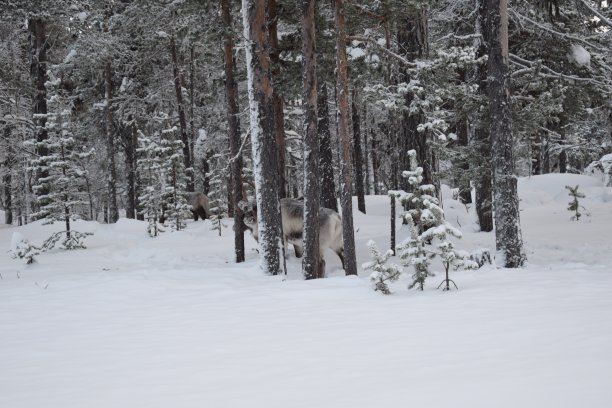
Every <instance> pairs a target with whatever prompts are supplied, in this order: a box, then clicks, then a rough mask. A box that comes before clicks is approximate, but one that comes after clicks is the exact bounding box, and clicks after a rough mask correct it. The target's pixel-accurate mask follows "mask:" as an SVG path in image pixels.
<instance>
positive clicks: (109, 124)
mask: <svg viewBox="0 0 612 408" xmlns="http://www.w3.org/2000/svg"><path fill="white" fill-rule="evenodd" d="M104 84H105V99H106V105H105V109H104V113H105V116H104V117H105V125H106V154H107V157H108V181H107V188H108V191H107V194H108V210H109V213H108V222H109V223H111V224H114V223H116V222H117V220H118V219H119V210H118V209H117V170H116V166H115V135H114V132H113V106H112V101H113V73H112V67H111V62H110V60H108V61H106V64H105V66H104Z"/></svg>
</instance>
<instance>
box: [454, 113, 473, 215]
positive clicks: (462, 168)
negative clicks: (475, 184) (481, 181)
mask: <svg viewBox="0 0 612 408" xmlns="http://www.w3.org/2000/svg"><path fill="white" fill-rule="evenodd" d="M457 142H458V143H459V145H460V146H464V147H465V148H467V146H468V143H469V122H468V118H467V117H466V116H463V113H461V117H460V118H459V121H458V122H457ZM457 167H458V170H459V172H460V173H461V174H459V177H458V178H459V180H458V186H459V200H460V201H461V202H462V203H463V204H470V203H471V202H472V188H471V187H470V179H469V178H467V177H466V176H465V173H466V172H467V171H468V170H469V169H470V165H469V163H468V161H467V159H465V158H463V159H461V161H460V162H459V163H457Z"/></svg>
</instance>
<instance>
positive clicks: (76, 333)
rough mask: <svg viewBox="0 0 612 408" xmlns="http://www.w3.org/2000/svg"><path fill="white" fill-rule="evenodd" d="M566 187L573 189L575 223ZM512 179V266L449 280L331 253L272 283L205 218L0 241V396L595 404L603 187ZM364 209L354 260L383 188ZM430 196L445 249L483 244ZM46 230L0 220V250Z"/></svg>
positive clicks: (372, 235)
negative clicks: (44, 249) (161, 230)
mask: <svg viewBox="0 0 612 408" xmlns="http://www.w3.org/2000/svg"><path fill="white" fill-rule="evenodd" d="M566 184H572V185H575V184H580V186H581V190H583V191H584V192H585V193H586V194H587V199H585V200H584V205H585V207H586V209H587V211H588V212H589V213H590V214H591V215H590V216H588V217H585V219H584V221H580V222H571V221H570V220H569V217H570V214H569V212H568V211H567V210H566V206H567V204H566V203H567V202H568V201H569V199H568V196H567V192H566V191H565V189H564V186H565V185H566ZM519 190H520V195H521V198H522V202H521V208H522V213H521V217H522V224H523V235H524V239H525V243H526V248H527V251H528V257H529V265H528V267H526V268H524V269H521V270H505V269H495V268H493V267H492V266H487V267H484V268H481V269H479V270H476V271H467V272H456V273H454V274H453V278H454V279H455V281H456V282H457V284H458V285H459V291H455V292H451V293H442V292H440V291H437V290H435V286H437V284H438V283H439V281H440V280H441V279H442V277H441V275H439V276H436V277H434V278H432V279H431V281H430V282H429V284H428V286H427V287H426V290H425V291H424V292H419V291H408V290H406V280H403V281H401V282H398V283H397V284H396V285H395V286H394V287H393V289H394V292H395V294H394V295H392V296H387V297H385V296H383V295H380V294H379V293H375V292H373V291H372V290H371V289H370V287H369V282H368V280H367V274H366V273H364V272H363V271H360V276H359V277H358V278H356V277H352V278H347V277H344V276H343V274H342V271H341V270H340V269H339V261H338V259H337V258H336V257H335V256H334V255H333V254H332V253H329V254H328V258H327V259H328V270H329V271H330V272H329V275H330V278H328V279H324V280H317V281H308V282H305V281H303V280H301V278H300V271H299V268H300V264H299V261H298V260H296V259H295V258H293V257H292V258H291V259H290V260H289V275H288V277H287V278H286V279H283V278H281V277H271V276H264V275H262V274H261V273H260V272H258V270H257V268H256V264H257V254H256V253H255V252H254V250H253V248H254V247H255V243H254V241H253V240H252V238H251V237H247V245H248V248H249V250H248V256H247V258H248V260H247V262H246V263H245V264H242V265H235V264H233V263H232V262H231V259H232V236H231V229H230V228H229V227H228V228H227V229H225V230H224V236H223V237H221V238H219V237H217V236H216V235H215V234H216V232H214V231H210V224H208V222H204V223H203V222H199V223H190V224H189V228H188V229H187V230H186V231H184V232H179V233H165V234H164V235H163V236H161V237H159V238H156V239H150V238H148V237H147V236H146V233H145V226H144V225H143V224H142V223H140V222H136V221H131V220H125V219H122V220H121V221H120V222H119V223H118V224H116V225H99V224H95V223H84V222H81V223H78V224H77V225H78V229H80V230H82V231H92V232H95V235H94V236H93V237H91V238H90V239H89V248H88V249H87V250H81V251H75V252H70V253H67V252H61V251H54V252H52V253H48V254H44V255H42V256H40V257H38V263H37V264H35V265H30V266H26V265H23V263H22V262H19V261H15V260H12V259H10V258H9V256H8V255H7V254H4V255H1V254H0V274H1V275H2V279H1V280H0V407H2V408H22V407H31V408H40V407H58V408H70V407H75V408H77V407H78V408H82V407H88V408H92V407H109V408H110V407H112V408H117V407H129V408H134V407H147V408H149V407H253V408H254V407H266V408H273V407H283V408H294V407H309V408H310V407H334V408H336V407H347V408H354V407H364V408H365V407H368V408H369V407H391V406H397V407H400V406H417V407H418V406H427V407H430V408H431V407H498V408H499V407H512V408H515V407H534V408H536V407H537V408H542V407H555V408H558V407H572V408H573V407H577V406H582V407H589V408H597V407H601V408H604V407H610V406H612V387H611V385H612V354H610V352H609V348H610V344H612V296H611V295H610V293H611V292H612V189H611V188H608V189H605V188H603V187H601V182H600V181H599V180H598V179H596V178H593V177H586V176H577V175H547V176H538V177H533V178H531V179H526V180H521V182H520V185H519ZM446 193H447V194H446V196H447V197H448V196H449V194H448V192H446ZM367 205H368V215H361V214H357V215H356V218H355V226H356V229H357V232H356V239H357V247H358V248H359V256H358V258H359V259H358V263H359V264H361V263H363V262H365V261H367V260H368V253H367V250H366V247H365V243H366V242H367V241H368V240H369V239H375V240H376V241H377V242H378V243H379V245H380V246H381V247H386V246H387V241H388V237H387V230H388V223H389V221H388V216H387V214H388V200H387V198H386V197H368V200H367ZM445 209H446V211H447V216H448V219H449V221H451V222H452V223H453V224H455V225H458V224H461V228H462V230H463V232H464V233H465V237H464V239H463V240H462V241H460V242H458V243H457V246H458V247H460V248H463V249H467V250H474V249H476V248H479V247H482V246H488V247H492V246H493V236H492V235H491V234H484V233H476V232H475V231H474V225H473V218H472V217H473V215H472V214H468V213H467V212H466V209H465V207H464V206H462V205H460V204H459V203H457V202H454V201H452V200H445ZM56 228H59V225H58V226H57V227H55V226H41V225H40V224H30V225H27V226H25V227H20V228H16V227H5V226H3V227H2V228H0V248H2V249H3V251H2V252H4V250H8V248H9V245H10V240H11V236H12V233H13V232H14V231H16V230H18V231H19V232H20V233H21V234H22V235H23V236H24V237H27V238H29V239H30V240H32V241H34V242H38V243H39V242H40V241H42V239H43V238H45V237H46V236H48V235H49V232H50V231H52V230H54V229H56ZM404 232H405V231H400V233H401V234H403V233H404ZM290 252H291V253H292V251H290ZM424 404H426V405H424Z"/></svg>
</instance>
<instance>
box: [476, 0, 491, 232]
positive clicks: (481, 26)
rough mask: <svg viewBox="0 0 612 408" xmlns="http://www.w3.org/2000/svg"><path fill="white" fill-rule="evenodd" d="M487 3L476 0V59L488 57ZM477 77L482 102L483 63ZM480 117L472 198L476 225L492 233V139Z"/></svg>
mask: <svg viewBox="0 0 612 408" xmlns="http://www.w3.org/2000/svg"><path fill="white" fill-rule="evenodd" d="M486 1H487V0H478V19H477V23H476V33H478V34H481V38H480V40H479V44H478V47H477V50H476V56H477V57H478V58H482V57H483V56H485V55H488V54H489V41H490V39H489V32H490V30H489V29H488V27H487V24H488V19H487V13H486V10H487V8H486V4H485V2H486ZM476 75H477V76H478V78H477V80H478V89H479V91H480V92H481V96H482V97H483V99H484V98H485V97H486V95H487V88H488V83H487V82H488V81H487V76H488V70H487V66H486V65H485V64H484V63H481V64H480V65H479V66H478V69H477V72H476ZM487 109H489V107H487ZM485 116H486V115H483V117H482V118H481V120H480V121H479V123H478V125H477V126H476V128H475V130H474V142H475V148H476V150H477V152H478V158H479V166H478V167H479V168H478V172H477V175H476V178H475V180H474V187H475V190H476V193H475V197H474V199H475V200H476V203H475V207H476V214H477V215H478V225H480V230H481V231H482V232H489V231H493V204H492V199H493V193H492V188H493V187H492V181H491V137H490V133H489V129H488V127H487V126H486V121H487V120H488V117H487V118H485Z"/></svg>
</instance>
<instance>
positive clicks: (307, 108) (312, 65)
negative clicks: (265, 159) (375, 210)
mask: <svg viewBox="0 0 612 408" xmlns="http://www.w3.org/2000/svg"><path fill="white" fill-rule="evenodd" d="M301 6H302V39H303V47H302V53H303V55H304V74H303V82H304V98H303V100H304V258H303V260H302V272H303V273H304V277H305V278H306V279H314V278H323V277H324V276H325V261H324V260H323V259H321V256H320V250H319V207H320V197H319V137H318V134H317V57H316V37H315V20H314V16H315V0H301Z"/></svg>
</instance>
